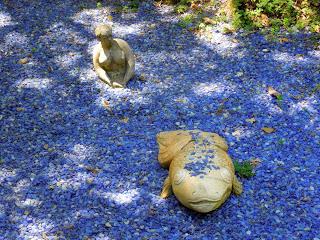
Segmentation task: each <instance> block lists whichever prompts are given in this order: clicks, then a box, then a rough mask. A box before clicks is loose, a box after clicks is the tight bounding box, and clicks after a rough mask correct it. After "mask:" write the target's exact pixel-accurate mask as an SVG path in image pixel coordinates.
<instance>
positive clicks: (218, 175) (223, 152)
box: [157, 130, 242, 213]
mask: <svg viewBox="0 0 320 240" xmlns="http://www.w3.org/2000/svg"><path fill="white" fill-rule="evenodd" d="M157 142H158V144H159V155H158V161H159V162H160V164H161V166H162V167H165V168H169V176H168V177H167V178H166V179H165V181H164V185H163V189H162V192H161V197H162V198H166V197H168V196H169V195H170V194H171V192H173V193H174V194H175V196H176V197H177V198H178V200H179V201H180V202H181V203H182V204H183V205H184V206H186V207H187V208H190V209H192V210H194V211H197V212H201V213H207V212H210V211H213V210H215V209H217V208H219V207H220V206H221V205H222V204H223V203H224V202H225V201H226V199H227V198H228V197H229V195H230V194H231V192H234V193H235V194H237V195H239V194H241V193H242V184H241V183H240V182H239V181H238V179H237V178H236V176H235V171H234V166H233V163H232V161H231V158H230V157H229V155H228V154H227V149H228V146H227V144H226V141H225V140H224V139H223V138H221V137H220V136H219V135H217V134H215V133H210V132H202V131H199V130H190V131H182V130H179V131H169V132H161V133H159V134H158V135H157Z"/></svg>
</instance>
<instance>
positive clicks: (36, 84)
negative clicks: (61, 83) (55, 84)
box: [17, 78, 52, 90]
mask: <svg viewBox="0 0 320 240" xmlns="http://www.w3.org/2000/svg"><path fill="white" fill-rule="evenodd" d="M51 83H52V79H49V78H26V79H24V80H22V81H21V82H18V83H17V88H18V89H19V90H21V89H23V88H33V89H38V90H42V89H47V88H49V87H50V84H51Z"/></svg>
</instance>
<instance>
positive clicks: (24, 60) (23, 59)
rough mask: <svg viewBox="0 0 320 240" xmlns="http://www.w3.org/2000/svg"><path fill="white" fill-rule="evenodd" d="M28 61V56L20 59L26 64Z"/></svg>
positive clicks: (20, 61)
mask: <svg viewBox="0 0 320 240" xmlns="http://www.w3.org/2000/svg"><path fill="white" fill-rule="evenodd" d="M28 62H29V58H27V57H25V58H21V59H20V60H19V61H18V63H19V64H26V63H28Z"/></svg>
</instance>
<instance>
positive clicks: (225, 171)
mask: <svg viewBox="0 0 320 240" xmlns="http://www.w3.org/2000/svg"><path fill="white" fill-rule="evenodd" d="M220 175H221V177H222V179H223V181H225V182H227V183H231V182H232V176H231V173H230V172H229V171H228V169H226V168H222V169H221V170H220Z"/></svg>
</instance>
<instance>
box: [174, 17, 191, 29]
mask: <svg viewBox="0 0 320 240" xmlns="http://www.w3.org/2000/svg"><path fill="white" fill-rule="evenodd" d="M193 20H194V16H193V15H192V14H188V15H186V16H184V17H183V18H181V19H180V21H179V23H178V25H179V26H180V27H183V28H186V27H188V26H190V25H191V24H192V22H193Z"/></svg>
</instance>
